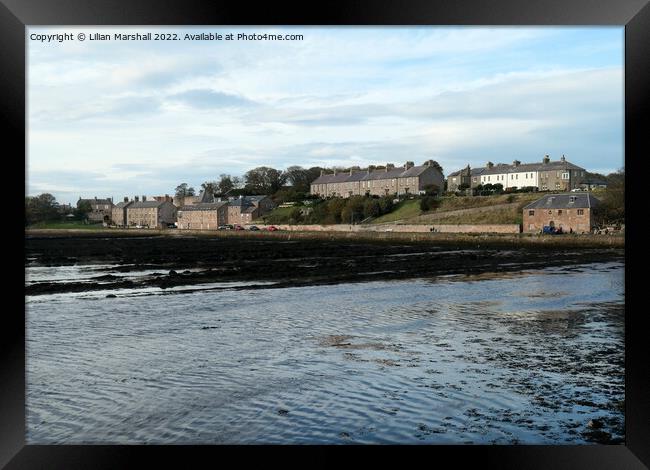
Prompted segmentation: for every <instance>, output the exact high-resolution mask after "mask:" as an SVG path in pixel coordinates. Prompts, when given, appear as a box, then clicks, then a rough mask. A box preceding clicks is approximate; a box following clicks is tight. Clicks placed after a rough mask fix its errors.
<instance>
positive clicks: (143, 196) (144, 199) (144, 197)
mask: <svg viewBox="0 0 650 470" xmlns="http://www.w3.org/2000/svg"><path fill="white" fill-rule="evenodd" d="M146 200H147V196H145V195H144V194H143V195H142V202H144V201H146Z"/></svg>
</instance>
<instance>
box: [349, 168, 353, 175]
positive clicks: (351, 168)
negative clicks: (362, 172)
mask: <svg viewBox="0 0 650 470" xmlns="http://www.w3.org/2000/svg"><path fill="white" fill-rule="evenodd" d="M352 171H353V170H352V168H350V176H352Z"/></svg>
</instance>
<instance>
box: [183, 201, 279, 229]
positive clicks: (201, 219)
mask: <svg viewBox="0 0 650 470" xmlns="http://www.w3.org/2000/svg"><path fill="white" fill-rule="evenodd" d="M200 201H201V202H195V203H193V204H190V205H187V206H183V207H181V208H180V209H179V210H178V228H179V229H182V230H216V229H217V228H218V227H219V226H220V225H225V224H232V225H247V224H250V223H251V222H252V221H253V220H255V219H258V218H260V217H262V216H264V214H267V213H268V212H270V211H271V210H273V209H274V208H275V203H274V202H273V201H272V200H271V199H270V198H269V197H267V196H241V197H232V198H230V199H228V200H217V199H215V198H214V196H213V195H212V194H204V193H201V195H200Z"/></svg>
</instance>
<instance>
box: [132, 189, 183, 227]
mask: <svg viewBox="0 0 650 470" xmlns="http://www.w3.org/2000/svg"><path fill="white" fill-rule="evenodd" d="M176 212H177V208H176V206H174V204H172V203H171V202H169V201H155V200H154V201H147V198H146V196H142V201H140V200H139V198H138V196H136V197H135V199H134V201H132V203H131V204H129V205H128V206H127V207H126V225H127V226H128V227H134V226H136V227H144V228H165V227H167V226H168V225H169V224H173V223H175V222H176Z"/></svg>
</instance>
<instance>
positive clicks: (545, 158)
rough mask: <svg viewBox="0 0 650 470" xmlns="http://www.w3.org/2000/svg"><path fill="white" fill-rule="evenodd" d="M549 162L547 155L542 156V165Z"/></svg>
mask: <svg viewBox="0 0 650 470" xmlns="http://www.w3.org/2000/svg"><path fill="white" fill-rule="evenodd" d="M550 161H551V158H550V157H549V156H548V155H544V158H543V159H542V163H543V164H544V165H546V164H548V163H549V162H550Z"/></svg>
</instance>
